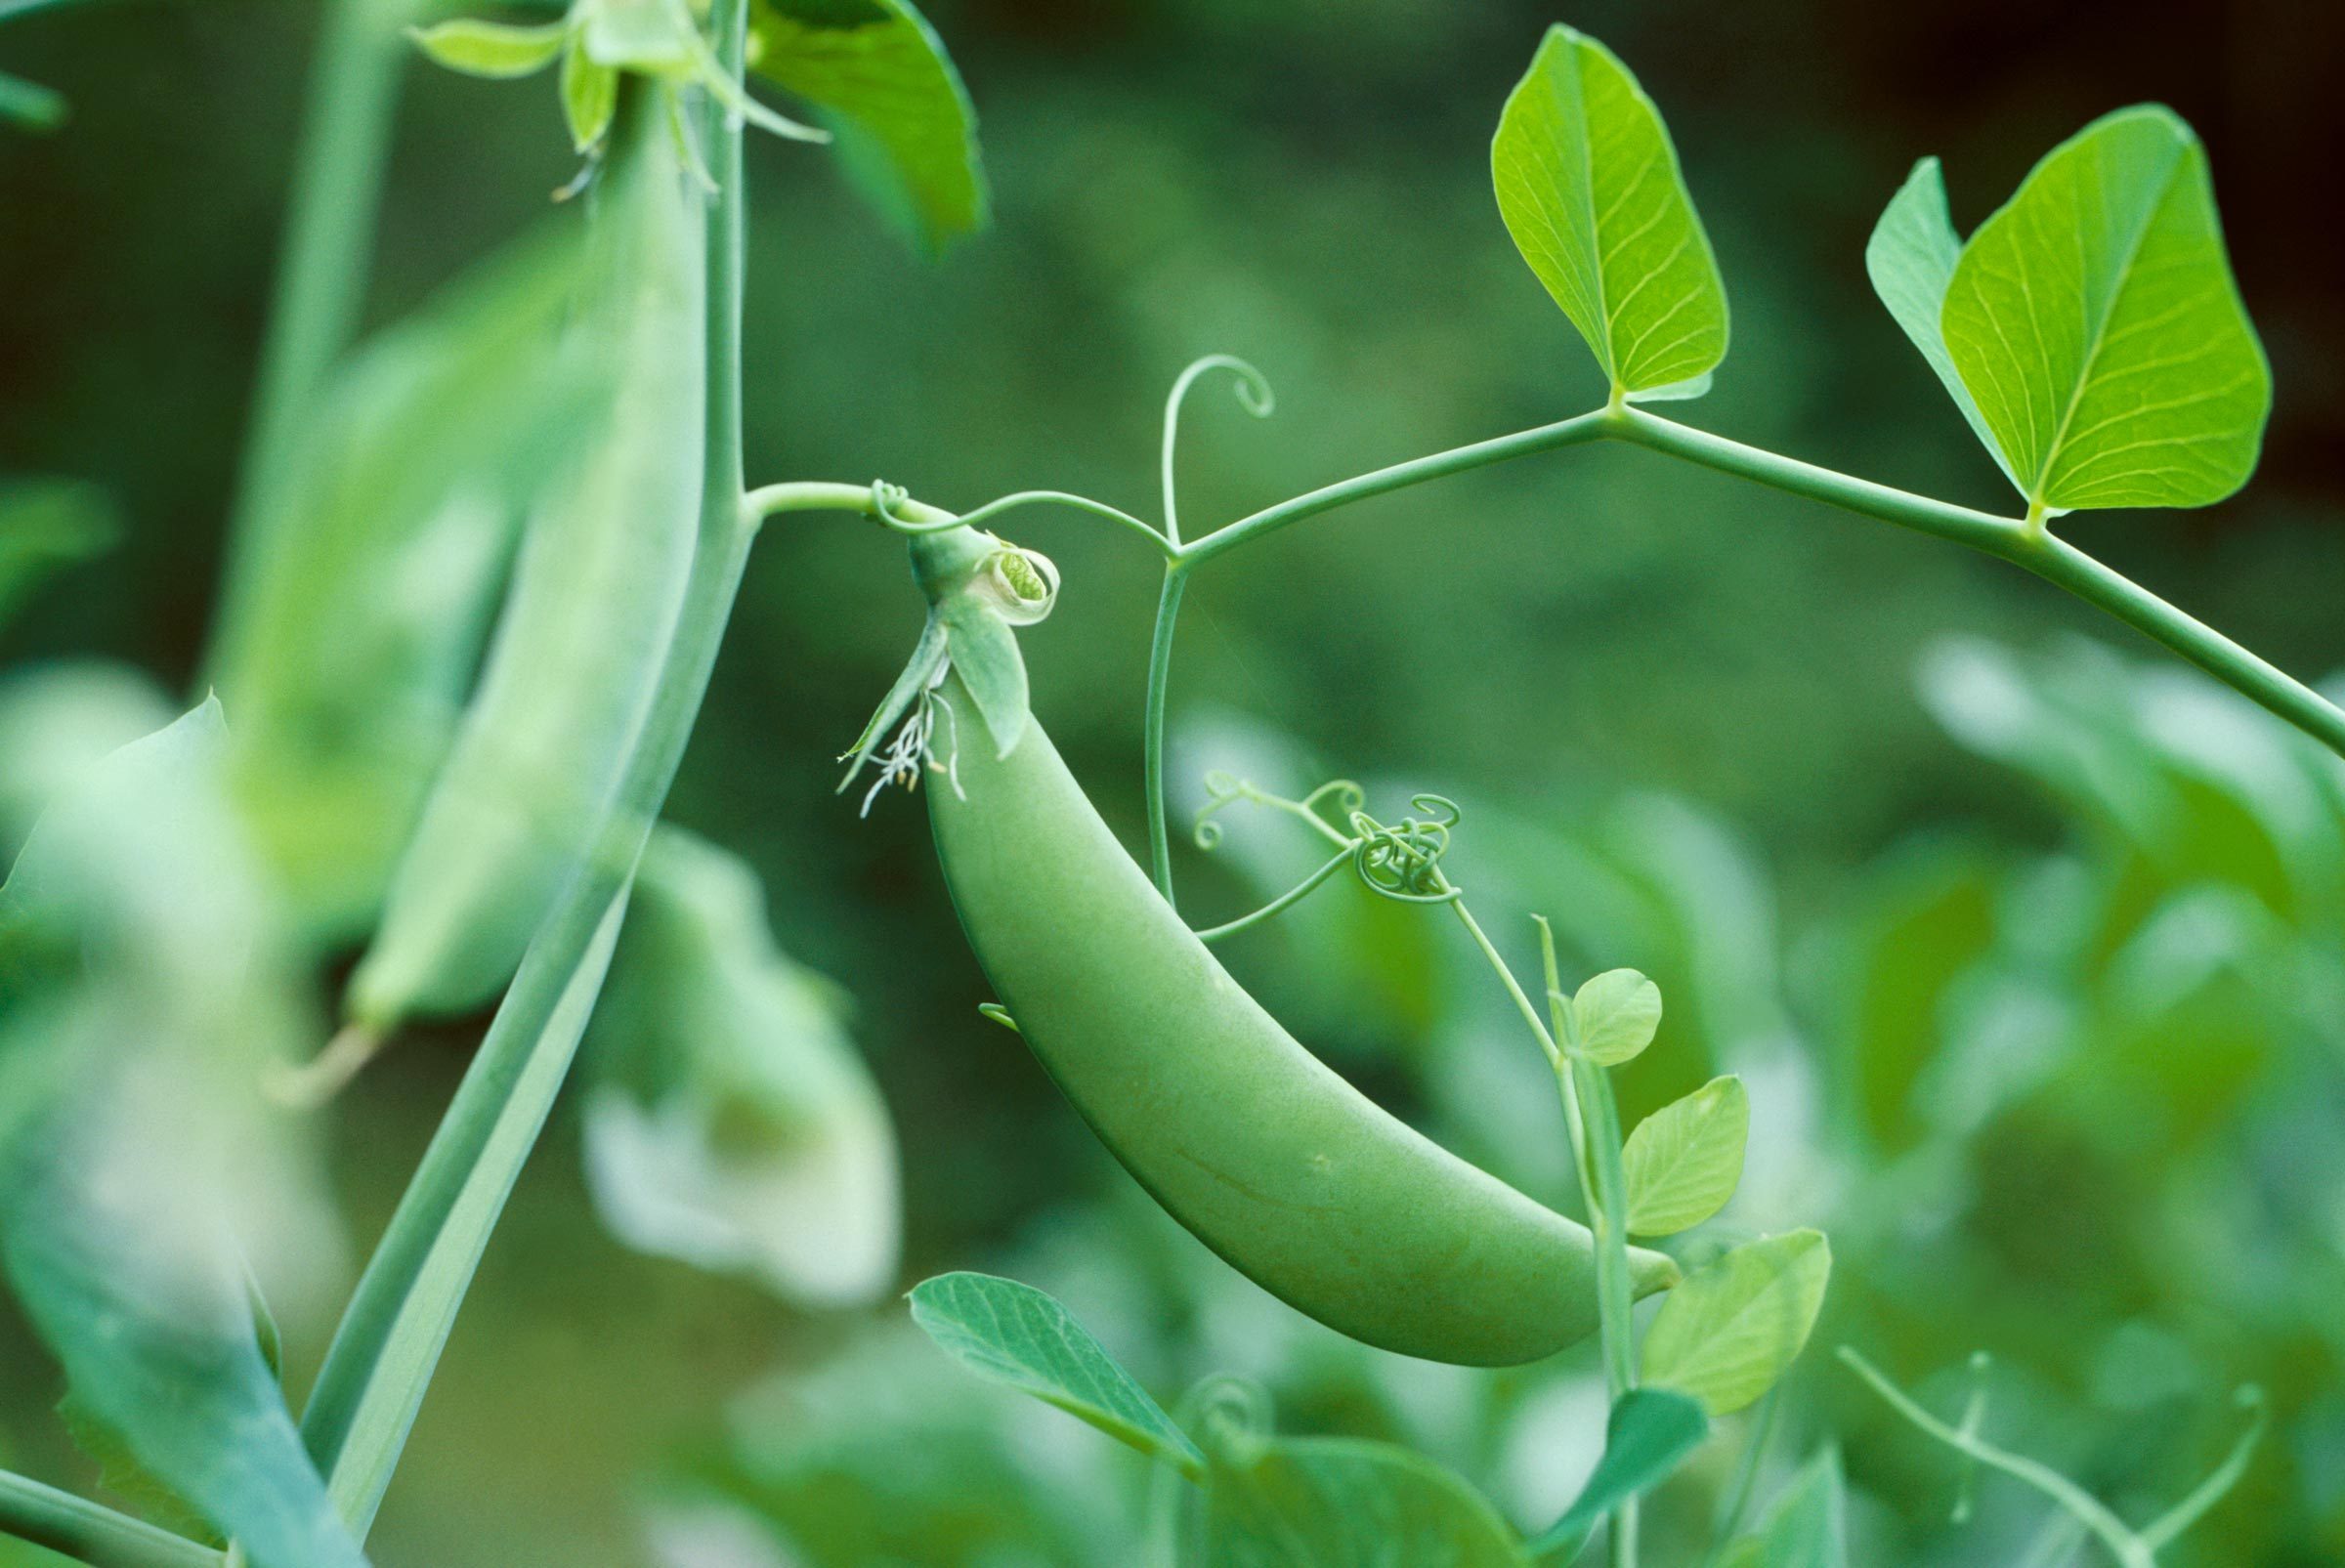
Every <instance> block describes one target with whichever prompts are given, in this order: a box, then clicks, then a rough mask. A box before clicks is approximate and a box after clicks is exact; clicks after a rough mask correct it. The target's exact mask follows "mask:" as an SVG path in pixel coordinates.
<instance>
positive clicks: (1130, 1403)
mask: <svg viewBox="0 0 2345 1568" xmlns="http://www.w3.org/2000/svg"><path fill="white" fill-rule="evenodd" d="M912 1320H913V1321H914V1322H915V1323H917V1324H918V1325H919V1326H920V1328H921V1330H922V1331H923V1332H925V1333H926V1334H927V1335H928V1337H929V1338H931V1339H934V1340H935V1341H936V1342H937V1344H938V1345H939V1346H941V1347H942V1348H943V1349H944V1350H945V1351H946V1353H947V1354H949V1355H951V1356H953V1357H954V1358H955V1359H956V1360H958V1361H959V1362H960V1364H961V1365H962V1366H964V1367H966V1368H968V1369H969V1370H970V1371H971V1372H974V1373H976V1374H977V1375H978V1376H979V1377H985V1378H988V1379H990V1380H991V1381H994V1382H998V1383H1003V1384H1006V1385H1007V1386H1009V1387H1011V1388H1015V1389H1017V1390H1018V1391H1019V1392H1020V1393H1025V1394H1031V1395H1033V1396H1034V1397H1035V1398H1037V1399H1040V1400H1042V1401H1044V1402H1045V1404H1050V1405H1055V1406H1057V1407H1058V1408H1059V1409H1060V1410H1063V1411H1065V1412H1066V1413H1067V1414H1068V1415H1070V1416H1073V1417H1075V1418H1076V1419H1077V1420H1083V1421H1087V1422H1088V1423H1090V1424H1091V1425H1093V1426H1095V1427H1097V1428H1098V1429H1099V1430H1101V1431H1103V1432H1105V1433H1106V1434H1107V1435H1108V1436H1110V1437H1112V1438H1114V1439H1116V1440H1117V1441H1118V1442H1120V1443H1128V1444H1130V1446H1131V1447H1133V1448H1136V1449H1138V1450H1139V1451H1140V1452H1141V1453H1143V1454H1146V1455H1149V1456H1150V1457H1152V1458H1156V1459H1161V1460H1164V1461H1166V1462H1169V1463H1172V1464H1173V1465H1176V1466H1178V1467H1179V1468H1180V1469H1181V1470H1183V1471H1184V1472H1186V1473H1187V1474H1189V1475H1191V1476H1198V1475H1202V1474H1203V1473H1204V1471H1205V1456H1204V1455H1203V1454H1201V1453H1199V1452H1198V1449H1197V1445H1196V1444H1194V1443H1192V1442H1190V1441H1189V1438H1188V1434H1187V1433H1185V1432H1183V1431H1182V1430H1181V1429H1180V1428H1179V1427H1178V1426H1177V1425H1175V1424H1174V1423H1173V1420H1172V1417H1170V1416H1168V1415H1166V1414H1165V1410H1164V1407H1163V1406H1161V1405H1159V1404H1158V1403H1157V1402H1156V1401H1155V1400H1153V1399H1151V1398H1149V1397H1148V1391H1147V1390H1146V1389H1144V1388H1142V1387H1141V1386H1140V1385H1139V1384H1138V1383H1137V1382H1135V1381H1133V1380H1132V1377H1131V1374H1130V1373H1128V1372H1126V1371H1125V1370H1124V1369H1123V1368H1122V1367H1121V1366H1119V1365H1117V1363H1116V1360H1115V1358H1114V1357H1112V1356H1110V1355H1109V1354H1108V1353H1107V1351H1106V1349H1105V1348H1104V1347H1103V1346H1102V1345H1101V1344H1100V1343H1099V1341H1098V1340H1096V1339H1094V1338H1092V1337H1091V1335H1090V1334H1089V1333H1088V1332H1087V1330H1085V1328H1084V1327H1083V1325H1081V1324H1079V1323H1077V1322H1076V1321H1075V1320H1074V1319H1073V1318H1072V1317H1070V1316H1069V1315H1068V1313H1067V1309H1066V1308H1065V1307H1063V1306H1060V1305H1059V1304H1058V1303H1057V1302H1056V1301H1054V1300H1052V1299H1051V1298H1050V1297H1049V1296H1047V1295H1045V1294H1044V1293H1042V1292H1040V1291H1038V1290H1036V1289H1035V1288H1034V1287H1033V1286H1031V1285H1020V1284H1019V1283H1018V1282H1017V1281H1015V1280H1004V1279H999V1278H997V1277H995V1276H993V1275H991V1274H940V1275H938V1276H937V1277H936V1278H934V1279H932V1280H925V1281H923V1282H921V1283H920V1284H919V1285H918V1286H917V1287H915V1288H914V1290H913V1293H912Z"/></svg>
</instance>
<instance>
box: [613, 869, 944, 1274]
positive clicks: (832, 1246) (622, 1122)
mask: <svg viewBox="0 0 2345 1568" xmlns="http://www.w3.org/2000/svg"><path fill="white" fill-rule="evenodd" d="M841 1012H842V1008H841V998H840V997H839V996H838V995H837V994H836V993H835V992H834V991H833V990H832V988H831V987H830V986H829V985H827V984H825V983H824V982H823V981H822V980H821V979H820V978H819V977H818V976H816V975H814V974H813V973H812V972H811V971H809V970H806V969H803V968H801V967H799V966H798V965H797V964H795V963H793V962H791V961H790V960H789V957H787V956H786V955H785V954H783V953H782V952H781V950H780V949H779V948H778V947H777V946H776V945H775V942H774V938H773V933H772V931H771V930H770V929H769V927H768V924H767V920H766V908H765V890H764V888H763V886H762V885H760V883H759V882H758V879H757V876H756V873H755V872H754V871H752V870H751V869H749V867H748V866H747V865H746V863H745V862H743V861H742V860H741V859H740V858H739V857H738V856H735V855H732V854H729V853H727V852H726V851H724V850H722V849H719V848H718V847H717V846H716V845H714V844H711V843H708V842H706V841H705V840H703V839H701V838H698V837H696V836H694V835H692V834H689V833H686V832H684V831H682V830H681V829H679V828H675V827H670V826H660V827H658V828H655V829H654V830H653V833H652V839H651V843H650V844H649V846H648V847H647V848H646V849H645V851H644V856H643V864H642V869H641V870H640V871H639V872H638V873H637V876H636V880H635V892H634V895H633V897H632V898H631V899H630V900H629V902H628V907H627V916H626V924H625V926H624V927H623V929H622V930H621V932H620V935H619V942H618V950H617V953H616V954H615V955H614V957H613V959H612V963H611V974H610V979H609V982H608V983H607V984H606V985H605V987H604V989H603V996H602V999H601V1000H600V1001H599V1002H598V1003H597V1004H596V1007H595V1010H594V1018H593V1023H592V1025H591V1026H590V1028H589V1031H588V1034H587V1040H586V1052H585V1060H584V1064H583V1065H584V1069H585V1079H586V1086H585V1125H584V1129H583V1131H584V1145H585V1157H586V1176H587V1188H588V1191H589V1192H590V1194H591V1195H592V1197H593V1199H594V1206H595V1209H596V1211H597V1212H598V1213H599V1214H600V1215H601V1216H602V1218H603V1222H604V1223H605V1224H606V1225H607V1226H609V1227H610V1229H611V1231H612V1232H613V1233H614V1234H615V1235H617V1236H618V1238H619V1240H621V1241H622V1242H624V1243H626V1244H627V1245H628V1246H630V1247H633V1248H635V1249H636V1250H639V1251H644V1252H649V1253H652V1254H654V1255H657V1256H662V1257H674V1258H679V1259H682V1260H683V1261H685V1262H688V1263H691V1264H694V1265H695V1266H697V1267H701V1268H706V1269H714V1270H722V1271H725V1272H729V1273H740V1274H746V1275H748V1276H749V1277H751V1278H753V1279H755V1280H757V1281H758V1282H759V1283H761V1284H763V1285H765V1286H767V1287H768V1288H770V1289H772V1290H773V1291H775V1292H776V1293H779V1294H781V1295H783V1296H785V1297H787V1298H789V1299H790V1300H794V1301H800V1302H804V1303H807V1304H810V1305H816V1306H826V1307H837V1306H850V1305H860V1304H862V1303H864V1302H868V1301H871V1300H873V1299H875V1298H876V1297H877V1296H878V1295H880V1294H881V1293H884V1292H885V1291H887V1290H888V1289H889V1287H891V1286H892V1285H893V1284H894V1283H895V1279H896V1266H897V1257H898V1250H899V1243H900V1240H901V1236H902V1230H903V1219H902V1209H901V1203H900V1199H899V1187H900V1181H899V1177H898V1174H897V1162H896V1137H895V1129H894V1127H893V1126H892V1125H891V1123H889V1121H888V1116H887V1107H886V1105H885V1103H884V1102H883V1101H881V1099H880V1097H879V1091H878V1088H877V1086H876V1085H875V1084H874V1083H873V1081H872V1077H871V1073H870V1071H869V1070H868V1069H867V1068H866V1067H865V1066H864V1063H863V1058H862V1057H861V1056H860V1055H859V1054H858V1053H857V1052H856V1049H855V1046H854V1043H853V1041H852V1040H851V1039H849V1038H848V1036H847V1032H846V1026H845V1023H844V1021H843V1019H842V1016H841Z"/></svg>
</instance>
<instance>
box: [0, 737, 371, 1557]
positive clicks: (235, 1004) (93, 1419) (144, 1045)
mask: <svg viewBox="0 0 2345 1568" xmlns="http://www.w3.org/2000/svg"><path fill="white" fill-rule="evenodd" d="M221 732H222V721H221V717H220V709H219V704H218V703H217V702H216V701H215V702H209V703H206V704H205V705H204V706H202V707H200V708H197V709H196V710H194V711H193V712H192V713H190V714H189V715H187V716H186V717H184V718H182V719H181V720H179V721H178V722H177V723H175V724H173V725H171V726H169V727H168V728H166V729H164V730H162V731H159V732H157V733H156V734H154V735H152V736H149V737H147V738H146V739H144V740H141V741H139V742H134V743H132V744H131V745H128V746H125V747H123V748H122V749H120V750H118V751H116V752H114V753H112V754H111V755H110V756H108V757H107V759H105V761H104V762H102V763H101V764H99V765H98V766H97V767H96V768H94V769H93V770H92V771H91V772H90V773H89V774H88V775H87V777H86V778H85V779H84V780H83V782H82V783H81V784H79V785H78V786H77V787H76V788H75V789H74V790H73V792H72V793H71V794H70V795H69V796H68V797H66V798H65V799H64V800H63V801H61V802H60V803H59V804H58V805H57V806H56V807H54V808H53V809H52V810H51V811H49V812H48V813H47V814H46V815H44V817H43V818H42V819H41V821H40V823H39V824H38V825H37V826H35V828H34V830H33V832H32V834H31V836H30V837H29V838H28V839H27V840H26V843H25V847H24V849H23V851H22V852H21V854H20V856H19V857H18V860H17V864H16V867H15V868H14V869H13V870H12V871H11V873H10V875H9V879H8V881H7V883H6V885H5V886H0V982H4V984H0V1105H4V1106H5V1107H6V1111H5V1114H4V1115H0V1263H5V1266H6V1269H7V1273H8V1277H9V1280H10V1282H11V1284H12V1285H13V1286H14V1287H15V1290H16V1293H17V1298H18V1301H19V1303H20V1304H21V1306H22V1307H23V1309H24V1313H25V1316H26V1317H27V1318H28V1319H29V1320H30V1321H31V1323H32V1325H33V1327H34V1328H35V1329H36V1331H37V1332H38V1333H39V1335H40V1336H41V1338H42V1339H43V1341H44V1342H46V1344H47V1345H48V1347H49V1349H50V1350H51V1351H52V1352H53V1353H54V1354H55V1355H56V1356H57V1358H58V1360H59V1362H60V1363H61V1364H62V1365H63V1367H64V1372H65V1377H66V1382H67V1387H68V1389H69V1391H70V1395H71V1398H72V1400H73V1402H74V1404H75V1406H76V1407H77V1408H78V1410H79V1411H80V1413H81V1415H82V1416H83V1418H84V1419H85V1420H84V1425H85V1426H91V1425H95V1426H97V1427H102V1428H104V1429H105V1430H106V1431H107V1433H108V1434H109V1435H110V1436H111V1437H116V1438H118V1439H119V1440H120V1443H121V1446H122V1448H123V1449H124V1450H126V1451H127V1454H128V1456H129V1457H130V1458H131V1459H133V1460H135V1461H136V1464H137V1467H138V1468H139V1469H141V1470H143V1471H145V1472H146V1473H147V1474H148V1475H149V1476H150V1477H152V1479H153V1481H154V1482H155V1483H157V1484H158V1485H159V1487H161V1488H162V1489H166V1490H167V1491H168V1492H169V1493H170V1494H173V1495H175V1496H177V1497H178V1498H180V1499H184V1500H185V1502H186V1504H187V1506H188V1508H189V1509H190V1510H192V1512H193V1513H194V1514H195V1515H197V1516H198V1517H200V1518H201V1519H203V1520H205V1521H208V1522H209V1523H210V1524H211V1525H212V1526H213V1528H214V1529H215V1530H217V1531H218V1532H219V1533H220V1534H221V1535H222V1536H226V1537H234V1538H235V1540H236V1541H237V1542H239V1543H240V1544H241V1546H242V1547H243V1548H244V1551H245V1553H246V1556H247V1557H248V1559H249V1560H250V1561H251V1562H252V1563H253V1564H255V1565H256V1568H359V1565H362V1563H363V1562H364V1557H363V1555H362V1552H361V1551H360V1549H359V1547H358V1545H357V1543H356V1541H355V1540H353V1538H352V1537H351V1535H350V1533H349V1532H348V1530H347V1529H346V1528H345V1527H344V1525H343V1523H342V1521H341V1518H340V1517H339V1515H338V1514H337V1513H336V1512H335V1511H334V1508H333V1506H332V1504H330V1503H329V1502H328V1500H327V1498H326V1493H325V1488H324V1485H323V1483H322V1482H321V1481H320V1478H319V1476H318V1472H317V1470H316V1469H315V1468H314V1467H313V1465H312V1464H311V1462H310V1458H309V1455H308V1454H307V1452H306V1451H304V1449H303V1448H302V1445H301V1439H300V1436H299V1434H298V1433H297V1432H296V1430H295V1428H294V1425H293V1420H292V1417H291V1415H290V1414H289V1413H288V1411H287V1410H286V1408H285V1403H284V1396H283V1394H282V1392H281V1390H280V1389H279V1388H278V1386H277V1377H276V1374H275V1372H274V1370H273V1369H272V1367H271V1366H270V1364H269V1361H268V1358H267V1357H266V1356H265V1355H264V1353H263V1349H262V1345H261V1342H260V1339H259V1337H258V1335H257V1334H256V1331H255V1323H254V1315H253V1306H252V1297H251V1293H250V1287H249V1283H248V1281H249V1276H248V1273H247V1269H246V1264H245V1256H246V1248H247V1246H249V1245H251V1244H252V1243H253V1241H254V1240H255V1239H256V1238H259V1237H260V1236H262V1234H263V1233H264V1232H265V1231H266V1230H267V1229H268V1225H267V1219H268V1207H267V1206H268V1205H269V1203H270V1202H271V1201H272V1200H273V1199H274V1198H275V1196H276V1193H275V1191H274V1190H273V1189H275V1188H276V1187H277V1186H279V1185H280V1184H283V1183H286V1182H288V1181H289V1180H300V1179H303V1178H301V1177H298V1176H294V1175H292V1173H290V1172H287V1171H284V1170H282V1169H281V1168H280V1169H274V1170H273V1169H268V1168H266V1167H264V1166H263V1165H260V1164H259V1163H258V1162H257V1159H256V1153H255V1151H256V1149H258V1148H260V1147H264V1146H266V1145H267V1144H268V1143H269V1142H270V1141H271V1130H272V1129H271V1128H270V1127H269V1125H268V1123H267V1122H266V1121H265V1119H264V1116H263V1113H261V1112H260V1110H259V1108H258V1106H257V1104H256V1103H255V1100H254V1096H253V1088H254V1084H255V1082H256V1081H257V1078H258V1065H259V1064H258V1062H256V1060H255V1058H254V1054H253V1053H254V1051H255V1048H256V1047H263V1048H265V1047H266V1046H267V1044H268V1043H269V1042H271V1041H272V1040H273V1038H275V1039H281V1038H282V1031H283V1030H284V1028H285V1009H286V1008H287V1006H288V1005H289V1002H288V1000H287V998H286V997H285V996H282V995H279V994H278V993H277V991H276V989H275V987H276V985H277V983H278V981H277V977H276V976H275V973H274V964H273V960H272V950H273V943H272V939H271V936H270V933H269V930H268V923H267V916H266V912H265V906H263V905H262V904H261V903H260V902H259V901H258V898H257V895H256V892H255V887H256V884H255V880H254V878H253V877H252V874H251V869H250V868H249V866H248V865H247V864H246V863H245V862H244V861H243V860H242V858H241V853H240V850H239V848H238V846H237V845H236V843H235V831H234V819H233V817H231V816H230V814H229V813H228V811H227V808H226V805H225V802H224V801H223V800H222V799H221V797H220V793H219V778H218V773H219V767H220V762H221V745H222V733H221ZM272 1177H274V1180H272V1179H271V1178H272ZM311 1179H314V1177H313V1178H311Z"/></svg>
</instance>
